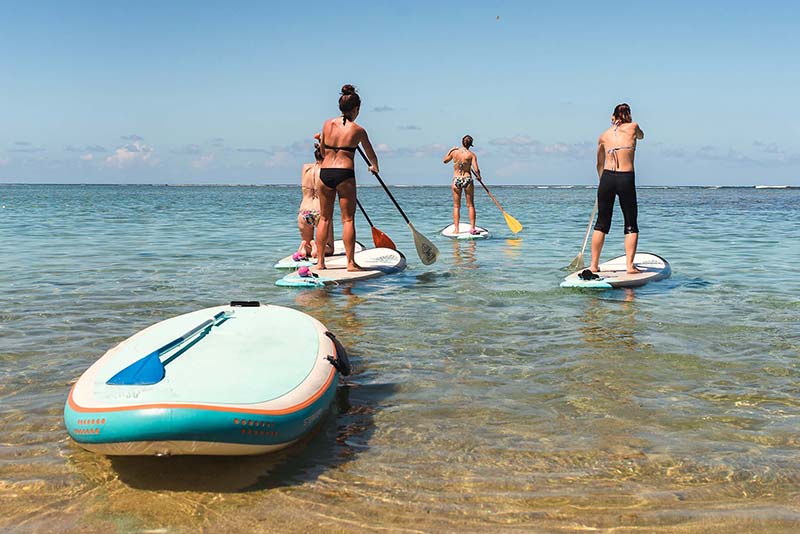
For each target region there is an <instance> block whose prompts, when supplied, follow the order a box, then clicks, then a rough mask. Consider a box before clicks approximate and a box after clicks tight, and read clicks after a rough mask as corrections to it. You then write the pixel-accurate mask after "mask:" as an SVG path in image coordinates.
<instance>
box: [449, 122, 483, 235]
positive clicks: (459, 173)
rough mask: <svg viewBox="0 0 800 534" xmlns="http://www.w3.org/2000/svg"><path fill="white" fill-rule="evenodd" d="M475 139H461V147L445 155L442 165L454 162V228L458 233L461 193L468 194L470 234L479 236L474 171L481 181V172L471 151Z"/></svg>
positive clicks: (469, 137)
mask: <svg viewBox="0 0 800 534" xmlns="http://www.w3.org/2000/svg"><path fill="white" fill-rule="evenodd" d="M472 143H473V139H472V136H471V135H465V136H464V137H462V138H461V146H460V147H457V146H454V147H453V148H451V149H450V152H448V153H447V154H445V156H444V160H443V161H442V163H445V164H447V163H450V162H451V161H452V162H453V186H452V190H453V227H454V228H455V229H456V231H458V223H459V219H460V217H461V192H462V191H464V192H465V193H466V202H467V210H468V211H469V226H470V229H469V233H470V234H477V233H479V231H478V230H477V229H476V228H475V184H474V183H473V182H472V171H473V170H474V171H475V176H476V177H477V178H478V180H481V170H480V168H479V167H478V156H476V155H475V153H474V152H473V151H472V150H470V148H471V147H472Z"/></svg>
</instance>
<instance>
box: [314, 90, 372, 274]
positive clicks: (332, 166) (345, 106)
mask: <svg viewBox="0 0 800 534" xmlns="http://www.w3.org/2000/svg"><path fill="white" fill-rule="evenodd" d="M339 111H341V112H342V114H341V115H339V116H338V117H334V118H332V119H329V120H327V121H325V124H323V125H322V139H321V144H320V153H321V154H322V158H323V159H322V165H321V169H320V175H319V178H320V184H319V189H318V192H319V197H320V199H319V204H320V221H319V226H318V227H317V249H319V248H321V247H322V245H323V242H324V240H325V236H327V235H328V234H327V232H328V228H329V227H330V225H331V217H333V203H334V202H335V201H336V195H337V194H338V195H339V208H340V210H341V212H342V240H343V241H344V250H345V254H346V256H347V270H348V271H359V270H361V267H359V266H358V265H357V264H356V261H355V257H354V255H355V245H356V226H355V213H356V174H355V168H354V167H355V165H354V163H353V157H354V156H355V153H356V150H357V149H358V145H359V144H362V145H364V151H366V153H367V156H368V157H369V161H371V162H372V165H371V166H370V167H369V171H370V172H371V173H373V174H377V173H378V172H379V171H378V156H377V155H376V154H375V150H374V149H373V148H372V144H371V143H370V142H369V137H368V136H367V131H366V130H365V129H364V128H362V127H361V126H359V125H358V124H356V123H355V122H353V121H355V120H356V117H358V113H359V111H361V98H360V97H359V96H358V94H357V93H356V88H355V87H353V86H352V85H344V86H342V92H341V96H340V97H339ZM316 268H317V269H318V270H322V269H325V256H324V255H323V256H320V257H319V258H318V260H317V267H316Z"/></svg>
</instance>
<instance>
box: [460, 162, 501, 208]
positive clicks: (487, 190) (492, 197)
mask: <svg viewBox="0 0 800 534" xmlns="http://www.w3.org/2000/svg"><path fill="white" fill-rule="evenodd" d="M469 171H470V172H471V173H472V174H475V171H473V170H472V169H470V170H469ZM475 177H476V178H477V177H478V175H477V174H475ZM478 181H479V182H480V183H481V185H482V186H483V188H484V189H485V190H486V192H487V193H488V194H489V197H490V198H491V199H492V200H494V203H495V204H497V207H498V208H499V209H500V211H505V210H504V209H503V206H501V205H500V203H499V202H498V201H497V199H496V198H494V195H493V194H492V192H491V191H489V188H488V187H486V184H484V183H483V180H480V179H479V180H478Z"/></svg>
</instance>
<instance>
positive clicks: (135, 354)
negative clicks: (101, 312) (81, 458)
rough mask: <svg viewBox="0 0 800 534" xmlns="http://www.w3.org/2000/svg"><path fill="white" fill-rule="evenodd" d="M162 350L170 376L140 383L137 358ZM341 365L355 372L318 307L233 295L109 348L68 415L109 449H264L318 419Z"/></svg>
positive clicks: (69, 423)
mask: <svg viewBox="0 0 800 534" xmlns="http://www.w3.org/2000/svg"><path fill="white" fill-rule="evenodd" d="M218 317H221V320H219V321H217V322H214V324H213V325H212V326H210V327H207V328H205V329H203V330H200V331H199V332H197V333H196V334H195V335H193V336H188V333H186V334H185V336H181V334H184V333H185V332H186V331H187V330H188V329H190V328H192V327H197V326H198V325H200V326H202V325H203V324H206V323H209V322H211V321H208V319H211V318H215V319H217V318H218ZM204 321H205V323H204ZM195 329H196V328H195ZM179 336H181V337H179ZM176 338H178V339H176ZM181 339H184V341H183V342H182V343H180V344H178V345H177V346H175V347H174V348H172V349H171V350H168V351H163V352H162V351H160V350H158V351H157V350H156V349H159V347H160V348H162V349H163V348H165V347H167V346H169V345H170V342H171V341H172V342H173V343H174V342H175V341H179V340H181ZM165 344H167V345H165ZM154 354H155V357H156V358H158V359H157V360H148V361H150V362H151V363H153V362H154V363H155V365H161V366H163V378H161V379H159V380H157V381H156V382H155V383H147V381H146V380H145V381H144V382H145V383H141V382H142V381H141V380H139V378H141V376H139V374H138V370H139V369H140V367H137V365H138V364H139V362H140V361H141V360H143V359H147V358H152V357H153V355H154ZM339 369H341V370H342V371H341V372H342V373H344V374H346V373H349V363H347V355H346V353H345V351H344V349H343V347H342V346H341V344H340V343H339V342H338V340H336V339H335V338H334V337H333V336H332V335H331V334H330V333H329V332H328V331H327V329H326V328H325V326H324V325H323V324H322V323H320V322H319V321H317V320H316V319H314V318H313V317H311V316H309V315H306V314H305V313H302V312H299V311H296V310H293V309H290V308H284V307H280V306H268V305H265V306H261V305H259V304H258V303H257V302H246V303H235V302H234V303H231V305H229V306H217V307H214V308H206V309H203V310H198V311H195V312H191V313H187V314H184V315H180V316H177V317H172V318H171V319H167V320H165V321H162V322H160V323H157V324H155V325H152V326H150V327H148V328H145V329H144V330H142V331H141V332H138V333H137V334H134V335H133V336H132V337H130V338H128V339H126V340H125V341H122V342H121V343H119V344H118V345H117V346H115V347H113V348H112V349H111V350H109V351H108V352H106V353H105V355H104V356H103V357H101V358H100V359H99V360H98V361H97V362H95V363H94V364H93V365H92V366H91V367H89V369H88V370H87V371H86V372H85V373H83V375H82V376H81V377H80V379H79V380H78V381H77V382H76V383H75V385H74V386H73V387H72V390H71V391H70V393H69V397H68V399H67V402H66V405H65V407H64V424H65V425H66V428H67V431H68V432H69V435H70V436H71V437H72V439H74V440H75V441H76V442H77V443H78V445H80V446H81V447H83V448H84V449H88V450H90V451H94V452H98V453H101V454H108V455H159V456H161V455H178V454H200V455H243V454H261V453H265V452H269V451H273V450H277V449H280V448H283V447H286V446H287V445H289V444H291V443H293V442H295V441H296V440H298V439H299V438H301V437H302V436H304V435H305V434H307V433H308V432H310V431H311V429H312V428H314V426H315V425H316V423H318V422H319V421H320V420H321V419H322V418H323V416H324V415H325V414H326V413H327V411H328V409H329V407H330V405H331V402H332V401H333V399H334V395H335V393H336V385H337V383H338V380H337V378H336V377H337V374H338V373H339ZM112 378H113V380H112ZM156 378H157V377H156ZM109 381H112V382H114V383H113V384H112V383H109Z"/></svg>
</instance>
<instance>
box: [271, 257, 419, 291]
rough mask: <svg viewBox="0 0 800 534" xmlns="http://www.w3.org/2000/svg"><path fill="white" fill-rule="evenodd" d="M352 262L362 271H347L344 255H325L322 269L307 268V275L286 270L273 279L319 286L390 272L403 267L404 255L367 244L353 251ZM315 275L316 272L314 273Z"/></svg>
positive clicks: (289, 284) (286, 283)
mask: <svg viewBox="0 0 800 534" xmlns="http://www.w3.org/2000/svg"><path fill="white" fill-rule="evenodd" d="M355 260H356V263H357V264H358V265H360V266H361V267H362V268H363V269H364V270H363V271H348V270H347V259H346V258H345V257H344V256H337V257H335V258H326V259H325V267H326V269H325V270H323V271H317V270H314V269H313V268H312V269H311V276H300V274H299V273H298V272H293V273H289V274H287V275H286V276H284V277H283V278H281V279H279V280H278V281H277V282H275V285H277V286H281V287H323V286H326V285H331V284H337V283H342V282H355V281H357V280H366V279H368V278H376V277H378V276H383V275H385V274H392V273H397V272H400V271H402V270H403V269H405V268H406V257H405V256H403V254H402V253H401V252H398V251H396V250H392V249H390V248H370V249H367V250H362V251H361V252H356V256H355ZM314 275H316V276H314Z"/></svg>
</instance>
